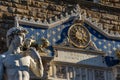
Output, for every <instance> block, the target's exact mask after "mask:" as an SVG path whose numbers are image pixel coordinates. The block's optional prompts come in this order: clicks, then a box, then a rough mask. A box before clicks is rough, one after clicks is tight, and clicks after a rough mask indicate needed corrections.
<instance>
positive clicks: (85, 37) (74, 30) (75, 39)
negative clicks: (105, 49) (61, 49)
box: [68, 24, 90, 48]
mask: <svg viewBox="0 0 120 80" xmlns="http://www.w3.org/2000/svg"><path fill="white" fill-rule="evenodd" d="M68 37H69V40H70V43H71V44H73V45H74V46H76V47H78V48H85V47H86V46H88V44H89V42H90V34H89V32H88V30H87V29H86V28H85V27H84V26H83V25H81V24H74V25H72V26H71V27H70V28H69V30H68Z"/></svg>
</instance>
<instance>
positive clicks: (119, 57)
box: [116, 49, 120, 59]
mask: <svg viewBox="0 0 120 80" xmlns="http://www.w3.org/2000/svg"><path fill="white" fill-rule="evenodd" d="M116 56H117V57H118V59H120V50H119V49H117V50H116Z"/></svg>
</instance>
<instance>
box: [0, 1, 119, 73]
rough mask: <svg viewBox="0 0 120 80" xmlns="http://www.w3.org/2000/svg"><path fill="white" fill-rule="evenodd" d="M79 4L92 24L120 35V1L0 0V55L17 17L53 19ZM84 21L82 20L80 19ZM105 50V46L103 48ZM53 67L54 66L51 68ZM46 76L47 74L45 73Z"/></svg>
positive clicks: (4, 48) (83, 13) (4, 49)
mask: <svg viewBox="0 0 120 80" xmlns="http://www.w3.org/2000/svg"><path fill="white" fill-rule="evenodd" d="M76 3H79V5H80V9H81V11H82V12H81V14H82V15H85V16H86V17H91V20H92V22H96V23H100V24H102V26H103V28H104V29H107V30H108V31H109V32H110V31H113V33H115V32H118V33H119V34H120V14H119V13H120V6H119V4H120V1H119V0H101V1H100V2H99V3H93V2H92V1H87V0H86V1H85V0H84V1H83V0H74V1H73V0H60V1H59V0H1V1H0V34H1V35H0V45H1V46H0V53H2V52H4V51H6V49H7V48H6V44H5V43H6V42H5V41H6V38H5V35H6V32H7V30H8V29H9V28H11V27H13V26H14V22H15V21H14V17H15V16H17V15H19V16H20V17H21V18H22V17H27V19H30V18H34V19H35V20H38V19H40V20H41V21H43V20H44V19H46V20H47V19H49V18H54V17H55V16H58V15H60V14H63V15H65V12H68V13H69V11H71V10H72V9H73V7H75V4H76ZM82 19H83V20H84V18H82ZM105 48H106V46H105ZM47 59H48V58H47ZM53 67H54V66H53ZM46 74H47V73H46Z"/></svg>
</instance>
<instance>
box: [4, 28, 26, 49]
mask: <svg viewBox="0 0 120 80" xmlns="http://www.w3.org/2000/svg"><path fill="white" fill-rule="evenodd" d="M26 33H27V30H26V29H24V28H22V27H13V28H10V29H9V30H8V31H7V35H6V39H7V47H9V46H10V45H11V42H12V41H13V40H14V39H15V38H16V39H17V37H18V36H22V37H21V38H23V40H24V39H25V34H26Z"/></svg>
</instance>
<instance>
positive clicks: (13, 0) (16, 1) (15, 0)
mask: <svg viewBox="0 0 120 80" xmlns="http://www.w3.org/2000/svg"><path fill="white" fill-rule="evenodd" d="M11 1H12V2H15V3H20V1H19V0H11Z"/></svg>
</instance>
